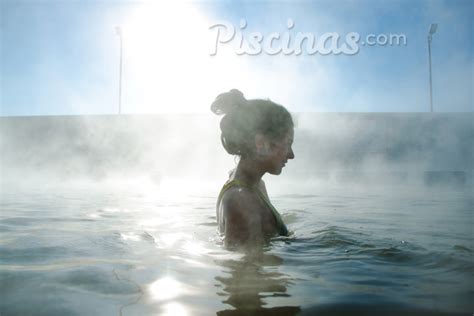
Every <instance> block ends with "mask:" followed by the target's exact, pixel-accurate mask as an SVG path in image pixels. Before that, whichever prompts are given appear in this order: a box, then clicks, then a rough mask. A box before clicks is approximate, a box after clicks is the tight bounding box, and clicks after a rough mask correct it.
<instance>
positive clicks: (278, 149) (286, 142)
mask: <svg viewBox="0 0 474 316" xmlns="http://www.w3.org/2000/svg"><path fill="white" fill-rule="evenodd" d="M293 137H294V131H293V128H292V129H291V130H290V131H289V132H288V133H287V134H286V135H285V137H283V138H282V139H279V140H276V141H275V140H274V141H271V142H270V150H269V153H268V156H267V159H266V161H267V163H268V164H267V166H268V172H269V173H271V174H275V175H276V174H280V173H281V171H282V169H283V167H284V166H285V164H286V163H287V162H288V159H293V158H295V154H294V153H293V149H292V148H291V146H292V144H293Z"/></svg>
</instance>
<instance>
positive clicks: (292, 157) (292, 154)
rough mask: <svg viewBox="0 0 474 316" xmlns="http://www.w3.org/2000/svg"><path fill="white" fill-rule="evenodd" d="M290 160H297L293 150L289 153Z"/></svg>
mask: <svg viewBox="0 0 474 316" xmlns="http://www.w3.org/2000/svg"><path fill="white" fill-rule="evenodd" d="M287 157H288V159H294V158H295V153H294V152H293V148H290V151H289V152H288V156H287Z"/></svg>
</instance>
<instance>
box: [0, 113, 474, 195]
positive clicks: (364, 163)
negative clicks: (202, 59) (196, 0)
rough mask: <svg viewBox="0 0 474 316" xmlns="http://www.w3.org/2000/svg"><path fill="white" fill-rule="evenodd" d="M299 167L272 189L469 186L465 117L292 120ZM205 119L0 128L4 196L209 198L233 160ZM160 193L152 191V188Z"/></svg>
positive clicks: (469, 136)
mask: <svg viewBox="0 0 474 316" xmlns="http://www.w3.org/2000/svg"><path fill="white" fill-rule="evenodd" d="M295 118H296V121H297V127H296V131H295V144H294V152H295V155H296V159H295V160H293V161H291V162H290V163H289V164H288V165H287V167H285V169H284V171H283V173H282V175H281V176H280V177H272V176H267V177H266V181H267V183H270V184H271V185H270V189H271V188H273V190H276V191H279V192H280V191H281V192H287V191H288V190H289V189H288V185H289V184H291V191H292V192H289V193H295V192H300V193H301V192H304V190H305V188H306V187H307V184H308V183H311V184H319V185H321V186H327V185H329V184H338V185H340V184H344V185H354V184H360V183H363V184H364V186H369V185H370V186H373V187H378V186H380V184H402V185H404V184H406V183H413V182H415V183H417V184H419V183H422V184H425V185H428V186H433V185H453V184H454V185H458V186H460V187H464V188H465V187H471V186H472V171H473V164H472V162H473V161H474V153H473V152H474V150H473V148H474V146H473V139H474V127H473V123H472V122H473V121H474V120H473V118H474V115H473V114H472V113H461V114H454V113H452V114H375V113H371V114H350V113H346V114H342V113H341V114H336V113H333V114H329V113H327V114H303V113H300V114H296V115H295ZM219 119H220V118H219V117H216V116H213V115H211V114H209V115H206V114H199V115H198V114H196V115H160V116H159V115H157V116H67V117H64V116H57V117H10V118H1V126H0V148H1V152H2V156H1V169H2V186H4V187H11V186H12V185H13V186H21V187H25V186H28V185H29V184H33V185H35V186H37V185H38V184H40V186H42V187H44V186H55V185H57V184H60V185H61V186H62V185H65V184H76V183H81V182H84V181H85V182H87V183H90V182H92V183H96V184H98V185H101V186H103V185H107V186H110V185H120V184H124V185H125V186H126V187H127V188H130V189H137V190H138V191H142V192H143V191H147V190H150V191H153V192H155V193H156V192H160V190H161V192H167V194H171V193H172V192H176V191H179V190H181V191H183V190H184V191H186V190H191V191H193V190H195V189H199V190H200V191H201V192H202V191H205V192H215V191H217V190H218V188H219V186H220V185H221V184H222V183H223V181H225V179H226V176H227V171H228V170H229V169H231V168H233V167H234V166H235V161H236V160H235V159H234V158H233V157H231V156H229V155H227V154H226V153H225V151H224V150H223V148H222V146H221V144H220V139H219V133H220V131H219ZM158 187H159V188H160V190H156V189H157V188H158Z"/></svg>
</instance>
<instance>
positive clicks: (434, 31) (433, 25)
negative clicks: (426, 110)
mask: <svg viewBox="0 0 474 316" xmlns="http://www.w3.org/2000/svg"><path fill="white" fill-rule="evenodd" d="M437 28H438V24H436V23H433V24H431V25H430V30H429V31H428V62H429V67H430V69H429V70H430V112H433V84H432V81H431V40H432V39H433V34H434V33H436V29H437Z"/></svg>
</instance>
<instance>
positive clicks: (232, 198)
mask: <svg viewBox="0 0 474 316" xmlns="http://www.w3.org/2000/svg"><path fill="white" fill-rule="evenodd" d="M259 205H260V201H259V199H258V197H257V196H256V195H255V193H254V192H253V191H252V190H250V189H248V188H244V187H233V188H230V189H229V190H228V191H227V192H226V193H225V194H224V197H223V199H222V206H223V207H224V210H225V213H227V214H228V215H231V214H232V213H235V212H238V213H240V214H241V215H242V216H245V215H250V214H252V213H254V212H252V209H254V208H255V207H256V206H259ZM229 213H230V214H229Z"/></svg>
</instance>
